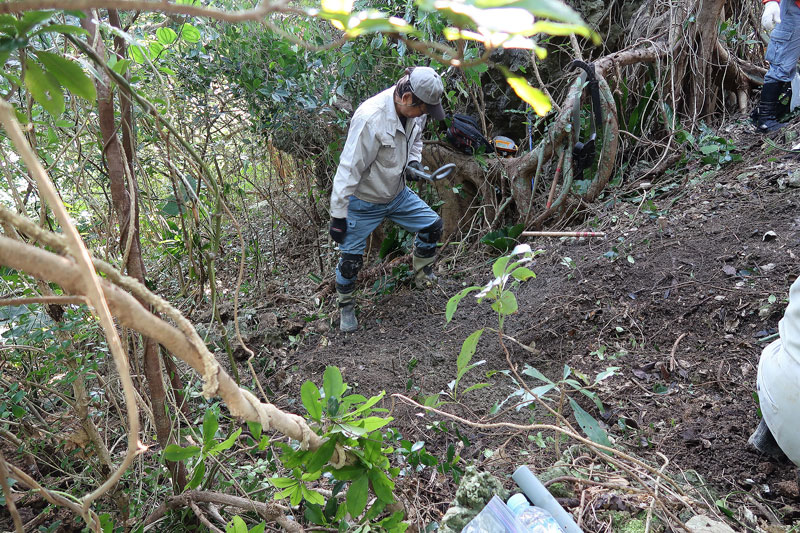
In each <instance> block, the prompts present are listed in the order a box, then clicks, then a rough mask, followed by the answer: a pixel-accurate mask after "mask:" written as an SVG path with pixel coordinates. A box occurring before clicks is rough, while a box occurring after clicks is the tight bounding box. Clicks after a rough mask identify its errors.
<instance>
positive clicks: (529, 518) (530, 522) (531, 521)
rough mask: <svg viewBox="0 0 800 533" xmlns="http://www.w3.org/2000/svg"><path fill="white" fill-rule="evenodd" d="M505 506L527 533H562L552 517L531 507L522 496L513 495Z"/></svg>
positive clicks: (539, 508)
mask: <svg viewBox="0 0 800 533" xmlns="http://www.w3.org/2000/svg"><path fill="white" fill-rule="evenodd" d="M507 504H508V508H509V509H511V512H512V513H514V516H515V517H516V518H517V520H519V521H520V523H521V524H522V525H524V526H525V531H527V532H528V533H563V532H562V530H561V528H560V527H559V525H558V522H556V519H555V518H553V515H551V514H550V513H548V512H547V511H545V510H544V509H542V508H541V507H535V506H533V505H531V504H530V503H529V502H528V498H526V497H525V495H524V494H514V495H513V496H512V497H510V498H509V499H508V502H507Z"/></svg>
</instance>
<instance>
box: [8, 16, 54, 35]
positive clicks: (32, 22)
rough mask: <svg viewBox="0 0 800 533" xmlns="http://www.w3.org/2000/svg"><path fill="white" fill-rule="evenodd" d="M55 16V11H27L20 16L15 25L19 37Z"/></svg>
mask: <svg viewBox="0 0 800 533" xmlns="http://www.w3.org/2000/svg"><path fill="white" fill-rule="evenodd" d="M55 14H56V12H55V11H28V12H27V13H25V14H24V15H22V18H21V19H20V20H18V21H17V23H16V26H17V31H18V32H19V35H24V34H26V33H28V30H29V29H31V28H33V27H34V26H36V25H37V24H41V23H42V22H44V21H46V20H48V19H49V18H50V17H52V16H53V15H55Z"/></svg>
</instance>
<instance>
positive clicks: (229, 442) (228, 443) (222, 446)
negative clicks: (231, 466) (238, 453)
mask: <svg viewBox="0 0 800 533" xmlns="http://www.w3.org/2000/svg"><path fill="white" fill-rule="evenodd" d="M241 434H242V428H238V429H237V430H236V431H234V432H233V434H232V435H231V436H230V437H228V438H227V439H225V440H224V441H222V442H220V443H219V444H217V445H216V446H214V447H213V448H211V449H210V450H208V455H217V454H218V453H219V452H224V451H225V450H227V449H229V448H230V447H232V446H233V445H234V444H235V443H236V439H238V438H239V435H241Z"/></svg>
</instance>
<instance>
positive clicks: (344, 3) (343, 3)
mask: <svg viewBox="0 0 800 533" xmlns="http://www.w3.org/2000/svg"><path fill="white" fill-rule="evenodd" d="M322 11H327V12H328V13H346V14H349V13H351V12H352V11H353V0H322Z"/></svg>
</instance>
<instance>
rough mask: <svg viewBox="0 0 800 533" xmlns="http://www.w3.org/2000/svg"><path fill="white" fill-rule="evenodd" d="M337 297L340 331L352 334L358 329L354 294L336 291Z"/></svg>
mask: <svg viewBox="0 0 800 533" xmlns="http://www.w3.org/2000/svg"><path fill="white" fill-rule="evenodd" d="M336 296H337V299H338V301H339V329H340V330H341V331H342V332H344V333H352V332H354V331H355V330H357V329H358V319H357V318H356V303H355V301H353V293H352V292H348V293H343V292H339V291H336Z"/></svg>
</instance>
